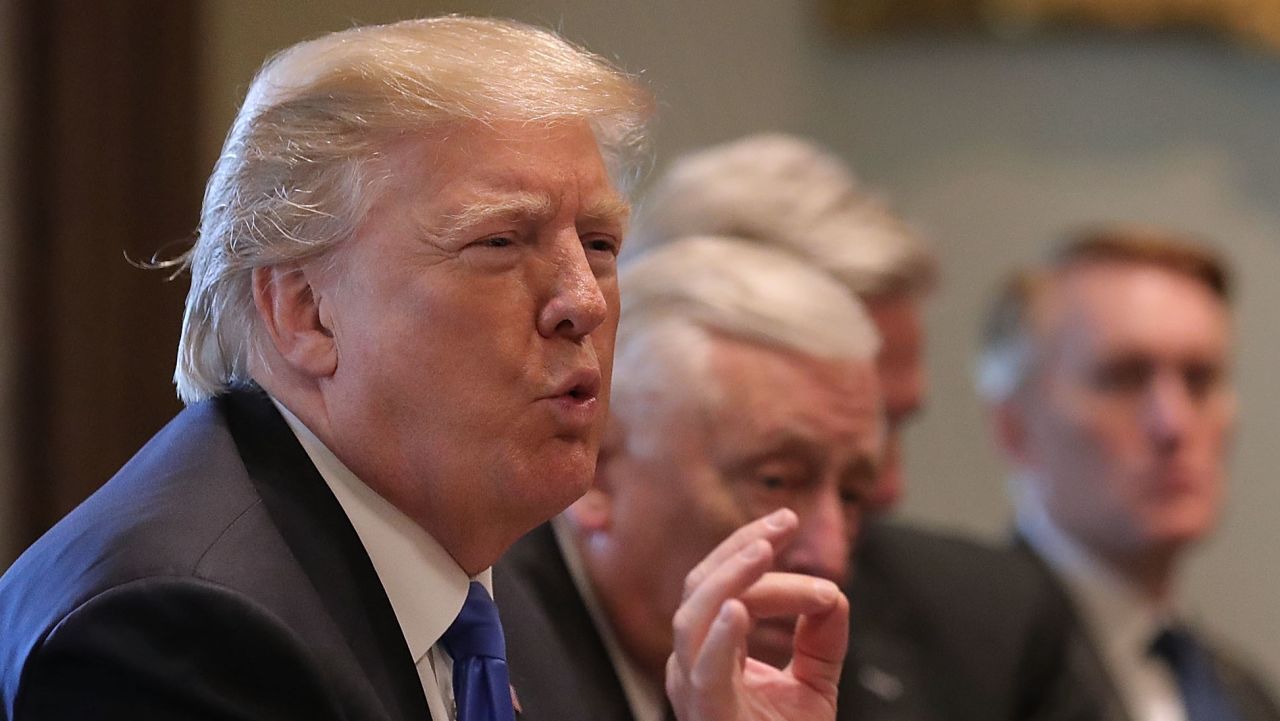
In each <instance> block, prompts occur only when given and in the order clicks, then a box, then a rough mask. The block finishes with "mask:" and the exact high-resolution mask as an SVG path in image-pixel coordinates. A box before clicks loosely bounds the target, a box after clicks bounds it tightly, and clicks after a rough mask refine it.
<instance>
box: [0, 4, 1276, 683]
mask: <svg viewBox="0 0 1280 721" xmlns="http://www.w3.org/2000/svg"><path fill="white" fill-rule="evenodd" d="M1259 2H1260V3H1261V4H1263V5H1270V3H1267V2H1265V0H1259ZM94 5H95V4H94V3H78V2H74V1H73V0H0V108H4V111H3V112H0V569H3V568H4V567H6V566H7V565H8V563H9V562H10V561H11V560H12V558H14V557H15V556H16V555H17V553H18V552H19V551H20V550H21V548H22V547H23V546H25V545H26V544H27V543H29V542H30V541H31V540H32V539H33V538H34V537H35V536H36V535H38V533H39V532H40V531H42V530H43V529H44V528H45V527H47V526H48V524H49V523H51V522H53V521H54V520H56V518H58V517H59V516H60V515H61V514H63V513H65V511H66V510H67V509H68V508H70V507H71V506H73V505H74V504H75V503H76V502H78V500H79V499H80V498H82V497H83V495H84V494H86V493H88V492H89V491H91V490H92V488H94V487H96V485H98V484H100V483H101V482H102V481H103V480H105V479H106V478H107V477H108V476H109V475H110V474H111V472H112V471H113V470H114V469H115V468H116V467H118V466H119V465H120V464H121V463H122V462H123V461H124V460H126V459H127V458H128V456H129V455H130V454H131V453H132V452H133V451H134V450H136V448H137V446H138V445H139V444H140V443H141V442H143V441H144V440H145V439H146V438H147V437H148V436H149V435H150V434H151V433H153V432H154V431H155V430H156V429H157V428H158V427H159V426H160V425H161V424H162V423H163V422H164V420H165V419H167V418H168V417H169V416H170V415H172V413H173V412H174V411H176V410H177V408H178V404H177V403H176V401H174V400H173V393H172V387H171V385H170V383H169V380H168V377H169V374H170V373H171V366H172V357H173V348H174V343H175V340H176V334H177V328H178V323H179V320H180V314H181V298H182V295H183V293H184V292H185V281H179V282H176V283H166V282H164V274H163V273H160V272H156V271H149V272H148V271H142V270H138V269H136V268H134V267H132V266H131V265H130V264H129V263H128V261H127V260H126V254H127V256H128V258H132V259H134V260H146V259H147V258H149V257H150V256H151V254H153V253H155V252H156V251H160V252H161V254H162V255H169V256H171V255H173V253H174V250H173V249H174V248H181V247H182V245H181V241H183V239H185V238H189V237H190V234H191V232H192V230H193V229H194V227H195V225H196V221H197V214H198V209H199V199H200V193H201V188H202V183H203V177H204V176H205V175H207V173H208V170H209V168H210V167H211V165H212V163H213V160H214V158H215V157H216V155H217V152H218V147H219V145H220V143H221V139H222V135H223V133H224V132H225V129H226V127H227V126H228V124H229V122H230V119H231V117H232V115H233V113H234V111H235V108H236V106H237V104H238V102H239V100H240V97H241V95H242V93H243V92H244V90H245V88H246V86H247V84H248V81H249V79H250V78H251V76H252V74H253V72H254V70H255V69H256V68H257V67H258V65H259V64H260V63H261V62H262V60H263V59H264V58H265V57H266V56H267V55H268V54H269V53H270V52H272V51H274V50H276V49H279V48H281V47H283V46H286V45H288V44H290V43H293V42H295V41H297V40H300V39H303V38H307V37H311V36H314V35H317V34H319V33H322V32H325V31H328V30H334V29H339V28H343V27H347V26H350V25H352V24H354V23H366V22H379V21H387V20H393V19H399V18H405V17H413V16H421V15H431V14H437V13H441V12H463V13H473V14H495V15H504V16H509V17H515V18H518V19H522V20H527V21H532V22H535V23H539V24H542V25H545V26H550V27H554V28H557V29H559V30H560V31H561V32H562V33H564V34H565V35H566V36H568V37H569V38H570V39H572V40H575V41H577V42H579V43H581V44H583V45H586V46H587V47H589V48H592V49H594V50H596V51H598V52H601V53H603V54H605V55H607V56H609V57H611V58H614V59H615V60H616V61H617V62H618V63H619V64H621V65H622V66H623V67H626V68H628V69H631V70H635V71H641V72H643V74H644V76H645V77H646V78H647V79H648V81H649V82H650V83H651V85H652V86H653V88H654V89H655V91H656V92H657V94H658V96H659V99H660V101H661V103H662V108H661V117H660V120H659V123H658V126H657V129H656V144H655V150H656V154H655V158H656V160H655V163H656V166H657V167H658V168H661V167H663V166H665V164H666V162H667V161H668V160H670V159H671V158H672V157H674V156H675V155H677V154H679V153H681V152H683V151H686V150H690V149H693V148H697V147H700V146H703V145H706V144H709V143H714V142H719V141H724V140H728V139H732V138H734V137H737V136H739V135H742V134H745V133H749V132H754V131H761V130H785V131H791V132H796V133H801V134H805V135H809V136H811V137H813V138H815V139H817V140H819V141H820V142H822V143H824V144H826V145H827V146H829V147H830V148H831V149H833V150H835V151H836V152H837V153H839V154H840V155H842V156H843V157H844V158H846V159H847V160H848V161H849V163H850V164H851V165H852V166H853V167H854V168H855V169H856V171H857V172H858V173H859V175H861V176H862V177H863V178H864V179H865V180H866V181H867V182H868V183H869V184H871V185H873V186H875V187H878V188H880V189H881V190H883V191H884V192H885V193H886V194H887V195H888V196H889V197H890V198H891V199H892V201H893V204H894V206H895V207H896V208H897V209H898V210H899V211H901V212H902V213H903V214H904V215H906V216H907V217H908V218H910V219H911V220H912V221H913V222H914V223H915V224H916V225H917V226H918V227H919V228H920V229H921V230H922V231H924V232H925V234H926V235H927V236H928V237H929V238H931V240H932V242H933V243H934V245H935V247H936V249H937V251H938V253H939V255H940V258H941V261H942V267H943V270H944V273H945V283H944V285H943V287H942V288H941V289H940V290H939V292H938V293H937V295H936V297H935V298H934V299H933V300H932V302H931V303H930V305H929V308H928V322H929V333H930V347H929V355H928V358H929V367H930V371H931V377H932V384H933V388H932V394H931V399H930V404H929V408H928V410H927V412H926V413H925V414H924V417H923V418H922V419H921V420H920V422H919V423H918V424H917V425H916V426H915V427H914V428H913V429H912V430H911V431H910V433H909V436H908V447H907V458H908V464H907V465H908V470H909V473H910V484H911V486H910V490H909V494H908V500H907V502H906V505H905V509H904V510H903V515H905V516H907V517H909V518H912V519H917V520H920V521H922V522H926V523H929V524H934V525H941V526H946V527H952V528H958V529H961V530H964V531H968V532H972V533H975V534H979V535H983V536H986V537H989V538H993V539H999V538H1000V537H1002V536H1003V534H1005V533H1006V532H1007V526H1008V519H1009V511H1008V504H1007V502H1006V500H1005V497H1004V469H1003V467H1002V465H1001V463H1000V462H999V460H998V459H997V457H996V455H995V454H994V452H993V451H992V449H991V446H990V443H989V441H988V439H987V434H986V432H985V428H984V420H983V418H982V414H981V411H980V408H979V406H978V404H977V402H976V400H975V398H974V395H973V393H972V391H971V384H970V372H971V368H972V363H971V360H972V352H973V348H974V344H975V343H974V338H975V335H976V330H977V325H978V322H979V318H980V317H981V313H982V310H983V308H984V307H985V303H986V301H987V298H988V294H989V293H990V292H991V289H992V288H993V287H994V285H995V284H996V283H997V282H998V280H999V279H1000V278H1001V277H1002V276H1003V275H1004V274H1005V273H1006V272H1007V271H1008V270H1009V269H1010V268H1011V267H1013V266H1015V265H1017V264H1020V263H1022V262H1025V261H1028V260H1030V259H1033V258H1036V257H1037V256H1038V255H1039V254H1040V253H1041V252H1042V251H1043V249H1044V248H1045V247H1046V246H1047V245H1049V244H1050V243H1052V242H1053V241H1054V240H1055V239H1056V238H1057V237H1059V236H1060V234H1061V232H1062V231H1063V230H1064V229H1067V228H1070V227H1073V226H1076V225H1079V224H1082V223H1091V222H1094V221H1105V220H1134V221H1148V222H1154V223H1158V224H1161V225H1168V226H1172V227H1175V228H1181V229H1185V230H1188V231H1192V232H1196V233H1200V234H1203V235H1205V236H1208V237H1210V238H1213V239H1216V240H1217V241H1218V242H1219V243H1220V245H1221V247H1222V248H1223V249H1224V250H1225V251H1226V253H1227V254H1228V255H1229V257H1230V258H1231V260H1232V261H1233V262H1234V263H1235V265H1236V267H1237V269H1238V271H1239V282H1240V289H1241V292H1240V295H1239V306H1238V314H1237V317H1238V324H1239V325H1238V333H1239V356H1238V365H1237V377H1238V380H1239V387H1240V389H1241V398H1242V414H1241V421H1240V430H1239V435H1238V443H1237V449H1236V453H1235V458H1234V464H1233V466H1234V474H1233V476H1234V478H1233V488H1232V497H1231V502H1230V507H1229V508H1228V511H1227V514H1226V518H1225V519H1224V525H1223V528H1222V530H1221V532H1220V533H1219V534H1218V535H1217V537H1216V538H1215V539H1214V540H1213V541H1212V542H1211V543H1210V544H1208V545H1207V547H1205V548H1204V549H1203V550H1201V551H1200V552H1198V553H1197V554H1196V555H1195V557H1194V559H1193V560H1192V562H1191V567H1190V569H1189V571H1190V573H1189V574H1188V579H1187V588H1186V591H1187V594H1186V597H1187V600H1188V605H1189V606H1190V607H1191V610H1192V611H1193V612H1194V613H1197V614H1199V615H1202V616H1204V617H1205V618H1206V619H1207V624H1208V625H1209V626H1210V627H1211V628H1213V629H1216V630H1217V631H1218V632H1219V633H1220V634H1221V635H1222V636H1224V637H1226V638H1228V639H1229V640H1231V641H1233V642H1234V643H1235V644H1237V645H1238V646H1240V647H1241V648H1242V649H1244V650H1245V651H1246V652H1247V653H1248V654H1249V655H1250V656H1252V657H1253V658H1254V659H1255V660H1257V661H1259V662H1260V663H1261V664H1262V665H1263V668H1264V670H1265V671H1266V672H1267V673H1268V674H1269V676H1270V678H1271V680H1272V682H1273V684H1275V685H1276V686H1277V687H1280V573H1277V572H1276V564H1275V562H1274V557H1272V556H1271V553H1273V552H1274V549H1275V547H1276V545H1277V544H1276V541H1277V538H1280V535H1278V534H1277V531H1276V528H1275V526H1276V518H1277V510H1276V509H1277V508H1280V483H1278V482H1277V480H1276V478H1275V477H1274V476H1275V474H1276V471H1277V469H1280V434H1278V433H1277V426H1278V425H1280V384H1277V383H1276V382H1274V379H1273V375H1272V373H1273V372H1274V371H1273V366H1275V365H1276V362H1277V360H1280V328H1278V327H1277V326H1280V321H1278V319H1277V315H1280V202H1278V201H1280V138H1278V137H1277V136H1278V134H1280V54H1275V53H1274V51H1271V50H1266V49H1263V48H1262V47H1261V46H1253V45H1248V44H1243V43H1237V42H1228V41H1225V40H1220V39H1209V38H1206V37H1203V36H1198V35H1189V34H1186V35H1160V36H1152V35H1124V34H1115V33H1112V34H1098V33H1089V34H1079V33H1065V32H1058V33H1050V34H1037V35H1034V36H1024V35H1018V36H1015V37H1012V38H1008V37H1006V38H1002V39H996V38H995V37H991V36H980V35H977V34H942V33H936V32H935V33H929V34H924V35H918V34H917V35H913V36H910V37H906V38H902V37H893V38H890V37H885V36H858V37H850V36H848V35H844V34H841V33H840V32H837V31H836V30H835V29H834V27H833V24H832V23H831V21H830V19H829V16H828V15H827V13H826V12H825V11H826V10H827V9H829V8H828V7H827V5H826V4H824V3H821V2H818V1H817V0H813V1H812V2H804V1H801V0H700V1H699V2H688V0H644V1H643V2H640V1H637V2H622V1H621V0H578V1H576V2H570V1H568V0H562V1H560V2H554V1H553V0H488V1H480V0H477V1H475V2H410V1H409V0H400V1H398V2H369V1H368V0H365V1H357V0H309V1H307V2H283V1H279V2H275V1H270V2H264V1H263V0H200V1H199V2H195V1H193V2H190V3H185V2H184V3H169V2H165V1H164V0H150V1H145V0H119V2H113V3H101V4H97V5H102V6H104V7H98V8H94V7H93V6H94Z"/></svg>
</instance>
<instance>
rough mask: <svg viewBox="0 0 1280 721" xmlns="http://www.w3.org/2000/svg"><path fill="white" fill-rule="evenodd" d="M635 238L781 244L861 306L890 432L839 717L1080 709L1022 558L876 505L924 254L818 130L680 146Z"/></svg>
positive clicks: (1062, 614)
mask: <svg viewBox="0 0 1280 721" xmlns="http://www.w3.org/2000/svg"><path fill="white" fill-rule="evenodd" d="M642 207H643V212H642V214H641V217H640V219H639V222H638V224H637V228H636V230H635V232H634V234H633V238H632V240H631V243H630V244H629V246H628V257H643V256H644V254H645V253H647V252H653V251H654V250H655V249H660V248H662V247H664V246H665V245H666V244H669V243H679V242H680V239H682V238H684V237H688V236H690V235H697V234H703V233H713V234H715V233H719V234H729V235H733V236H736V237H740V238H743V239H746V240H748V241H750V242H752V243H755V244H757V245H760V246H762V247H769V248H775V249H778V250H782V251H785V252H788V253H790V254H792V255H794V256H796V257H798V258H801V259H803V260H805V261H806V262H809V263H811V264H813V265H814V266H816V267H817V268H819V269H821V270H823V271H825V272H826V273H827V274H828V275H829V276H831V277H832V278H834V279H836V280H837V281H838V282H839V283H841V284H842V285H844V286H845V287H846V289H847V290H849V291H851V292H852V293H853V294H855V295H856V296H858V297H859V298H860V299H861V300H862V302H863V303H865V304H866V308H867V310H868V313H869V316H870V317H871V319H872V321H873V322H874V323H875V325H876V328H877V329H878V331H879V333H880V336H881V339H882V345H881V348H880V351H879V353H878V355H877V357H876V366H877V375H878V379H879V385H880V389H881V394H882V398H883V404H884V413H885V421H886V429H885V433H886V444H885V453H884V456H883V459H882V462H881V463H880V465H879V466H878V473H877V478H876V480H875V483H874V485H873V487H872V488H871V490H870V491H869V493H868V494H867V495H866V497H865V499H863V504H864V505H865V507H866V510H867V511H868V512H869V513H870V514H872V518H870V519H869V520H868V522H867V523H864V524H862V528H861V529H860V531H859V534H858V538H857V544H856V550H855V551H854V553H853V558H852V559H846V563H850V564H851V565H852V570H851V573H842V574H840V575H839V578H842V579H843V578H846V577H848V576H850V575H851V576H852V580H851V583H850V584H849V585H848V588H849V589H850V600H851V603H852V604H853V609H852V614H853V617H852V623H851V626H852V629H853V631H852V633H853V637H852V639H851V642H850V657H849V660H848V662H847V663H846V668H845V671H846V674H845V678H844V679H843V681H842V686H841V698H840V710H839V712H840V715H841V717H842V718H850V719H853V718H860V719H869V718H886V719H890V718H892V719H939V720H944V719H975V720H977V719H982V720H984V721H985V720H989V719H1033V718H1034V719H1045V718H1053V719H1056V718H1089V717H1090V711H1091V709H1090V703H1089V702H1088V700H1086V699H1080V698H1077V697H1076V696H1075V695H1073V694H1072V693H1070V689H1068V688H1066V687H1065V686H1064V683H1063V679H1064V678H1065V676H1064V675H1063V674H1062V672H1061V669H1062V657H1063V649H1064V631H1063V626H1064V625H1065V623H1066V619H1068V618H1069V615H1068V613H1067V611H1066V609H1065V608H1063V604H1062V603H1061V601H1060V599H1058V598H1057V597H1056V596H1055V594H1054V593H1053V592H1052V588H1051V587H1050V586H1049V585H1048V584H1046V583H1045V582H1043V580H1042V579H1041V578H1040V577H1039V574H1037V573H1036V571H1035V569H1034V568H1033V567H1032V565H1031V564H1029V563H1028V562H1027V561H1026V559H1022V558H1019V557H1017V556H1016V555H1014V554H1011V553H1008V552H1007V551H1006V550H1004V549H996V548H990V547H986V546H983V545H979V544H977V543H974V542H971V541H969V540H967V539H960V538H956V537H952V536H947V535H942V534H937V533H933V532H926V531H923V530H920V529H916V528H912V527H909V526H904V525H902V524H898V523H890V522H886V521H884V520H882V519H878V518H875V516H876V515H880V516H883V515H884V514H885V512H887V511H889V510H891V509H892V508H893V507H894V506H895V504H897V503H898V501H899V500H900V499H901V497H902V494H903V492H904V481H905V476H904V474H903V471H902V459H901V457H900V448H901V440H900V439H901V435H902V432H903V429H904V426H905V425H906V423H907V422H908V421H909V420H910V419H911V418H912V417H913V416H914V415H915V414H916V412H917V411H918V410H919V409H920V408H921V406H922V404H923V402H924V394H925V390H926V382H925V373H924V368H923V358H922V355H923V353H922V349H923V327H922V323H921V318H920V315H921V310H920V306H921V303H922V301H923V300H924V298H925V297H926V295H927V294H928V292H929V291H930V289H931V288H932V287H933V285H934V283H935V282H936V276H937V268H936V261H935V259H934V257H933V254H932V252H931V251H930V250H929V248H928V247H927V246H926V245H925V243H924V242H923V241H922V240H921V239H920V237H919V236H918V235H917V234H916V233H915V232H913V231H912V230H911V228H910V227H909V226H908V225H907V224H906V223H905V222H903V221H902V220H901V219H899V218H898V217H896V216H895V215H894V214H893V213H892V212H891V211H890V209H889V207H888V206H887V204H886V203H885V202H884V201H883V200H882V199H880V198H878V197H877V196H876V195H875V194H874V193H872V192H871V191H869V190H868V189H867V188H865V187H863V186H862V185H861V184H860V183H859V182H858V181H857V179H856V178H854V176H853V175H852V173H851V172H850V171H849V170H848V168H847V167H846V166H845V164H844V163H843V162H841V161H840V160H839V159H838V158H836V157H835V156H834V155H832V154H831V153H829V152H827V151H825V150H823V149H822V148H820V147H818V146H816V145H814V144H813V143H811V142H808V141H805V140H802V139H800V138H795V137H792V136H787V135H781V134H764V135H755V136H749V137H746V138H743V139H740V140H737V141H733V142H729V143H725V144H723V145H719V146H714V147H711V148H708V149H705V150H702V151H698V152H694V153H691V154H689V155H686V156H683V157H680V158H678V159H676V160H675V161H674V162H673V163H672V164H671V167H670V168H669V169H668V170H667V171H666V172H665V173H664V174H663V175H662V176H661V177H660V178H659V179H658V180H657V181H656V182H655V184H654V187H653V188H652V189H651V191H650V192H649V193H648V194H647V196H646V198H645V200H644V203H643V206H642Z"/></svg>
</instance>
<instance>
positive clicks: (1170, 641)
mask: <svg viewBox="0 0 1280 721" xmlns="http://www.w3.org/2000/svg"><path fill="white" fill-rule="evenodd" d="M1151 652H1152V653H1154V654H1155V655H1156V656H1159V657H1160V658H1162V659H1164V660H1165V661H1166V662H1167V663H1168V664H1169V666H1170V668H1172V669H1173V673H1174V676H1176V677H1177V679H1178V691H1179V692H1181V694H1182V705H1183V706H1184V707H1185V709H1186V712H1187V721H1238V719H1239V718H1240V716H1239V715H1238V714H1237V713H1236V710H1235V708H1234V707H1233V706H1232V705H1231V701H1230V699H1228V698H1227V693H1226V689H1224V688H1223V687H1222V682H1221V681H1220V680H1219V679H1218V675H1217V673H1215V672H1214V669H1213V663H1212V661H1211V659H1210V658H1209V655H1208V654H1207V653H1206V652H1205V650H1204V649H1203V648H1202V647H1201V646H1200V644H1199V643H1197V642H1196V639H1195V637H1194V636H1192V635H1191V634H1190V633H1189V632H1187V630H1186V629H1182V628H1176V627H1174V628H1167V629H1165V630H1163V631H1161V632H1160V635H1158V636H1156V640H1155V641H1154V642H1153V643H1152V644H1151Z"/></svg>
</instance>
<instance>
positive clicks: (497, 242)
mask: <svg viewBox="0 0 1280 721" xmlns="http://www.w3.org/2000/svg"><path fill="white" fill-rule="evenodd" d="M514 243H515V241H514V240H512V239H511V238H508V237H507V236H505V235H499V236H495V237H493V238H485V239H484V240H482V241H480V245H482V246H484V247H486V248H505V247H507V246H509V245H513V244H514Z"/></svg>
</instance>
